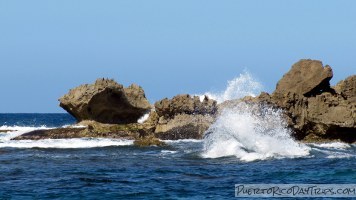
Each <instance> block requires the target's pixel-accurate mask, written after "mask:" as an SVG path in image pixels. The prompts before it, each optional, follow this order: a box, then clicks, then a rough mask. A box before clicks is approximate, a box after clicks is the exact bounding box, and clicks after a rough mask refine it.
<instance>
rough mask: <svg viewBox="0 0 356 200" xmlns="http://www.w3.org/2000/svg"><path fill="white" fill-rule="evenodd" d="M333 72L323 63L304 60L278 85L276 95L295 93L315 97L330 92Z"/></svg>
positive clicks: (294, 66)
mask: <svg viewBox="0 0 356 200" xmlns="http://www.w3.org/2000/svg"><path fill="white" fill-rule="evenodd" d="M332 77H333V71H332V69H331V67H330V66H328V65H326V66H325V67H324V66H323V64H322V62H321V61H318V60H310V59H305V60H304V59H303V60H300V61H298V62H297V63H295V64H294V65H293V66H292V68H291V69H290V70H289V72H288V73H286V74H285V75H284V76H283V78H282V79H281V80H280V81H279V82H278V83H277V87H276V90H275V92H274V93H275V94H286V93H295V94H299V95H303V96H315V95H316V94H320V93H322V92H323V91H328V90H330V83H329V81H330V79H331V78H332Z"/></svg>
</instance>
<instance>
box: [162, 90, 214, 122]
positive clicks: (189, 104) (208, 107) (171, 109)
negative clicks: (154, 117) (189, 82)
mask: <svg viewBox="0 0 356 200" xmlns="http://www.w3.org/2000/svg"><path fill="white" fill-rule="evenodd" d="M155 109H156V112H157V114H158V116H163V117H165V118H172V117H174V116H175V115H178V114H188V115H192V114H195V115H197V114H202V115H206V114H214V113H215V112H216V101H214V100H211V99H209V98H208V97H207V96H205V97H204V99H203V101H200V97H198V96H190V95H189V94H185V95H177V96H175V97H173V98H172V99H167V98H165V99H163V100H161V101H158V102H156V103H155Z"/></svg>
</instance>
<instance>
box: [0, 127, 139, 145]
mask: <svg viewBox="0 0 356 200" xmlns="http://www.w3.org/2000/svg"><path fill="white" fill-rule="evenodd" d="M39 129H49V128H47V127H45V126H42V127H20V126H1V127H0V130H11V131H10V132H7V133H0V148H4V147H13V148H94V147H107V146H126V145H132V144H133V140H121V139H109V138H72V139H43V140H11V139H12V138H15V137H17V136H19V135H22V134H24V133H27V132H30V131H34V130H39Z"/></svg>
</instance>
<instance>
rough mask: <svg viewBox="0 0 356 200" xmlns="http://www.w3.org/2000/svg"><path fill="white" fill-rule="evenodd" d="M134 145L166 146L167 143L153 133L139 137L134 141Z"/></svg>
mask: <svg viewBox="0 0 356 200" xmlns="http://www.w3.org/2000/svg"><path fill="white" fill-rule="evenodd" d="M134 145H136V146H139V147H147V146H164V145H165V143H164V142H162V141H160V140H159V139H158V138H156V137H154V136H153V135H149V136H145V137H140V138H137V139H136V140H135V141H134Z"/></svg>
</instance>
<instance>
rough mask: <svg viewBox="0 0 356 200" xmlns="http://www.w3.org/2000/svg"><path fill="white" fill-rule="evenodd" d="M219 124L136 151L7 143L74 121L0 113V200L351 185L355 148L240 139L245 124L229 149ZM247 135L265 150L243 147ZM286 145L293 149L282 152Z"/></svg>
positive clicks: (229, 194)
mask: <svg viewBox="0 0 356 200" xmlns="http://www.w3.org/2000/svg"><path fill="white" fill-rule="evenodd" d="M225 117H226V118H234V116H231V115H226V116H225ZM238 117H245V118H247V119H246V120H245V121H244V122H243V124H245V125H246V124H249V122H248V121H249V120H251V119H248V118H249V116H248V114H246V113H243V114H242V115H239V116H238ZM235 118H236V116H235ZM220 120H221V122H220V123H219V124H220V125H215V126H214V130H215V129H220V130H216V131H215V132H213V133H212V134H211V135H209V136H208V137H207V138H205V139H204V140H179V141H166V143H167V146H164V147H155V146H153V147H144V148H142V147H141V148H140V147H135V146H133V141H124V140H117V139H91V138H82V139H58V140H51V139H47V140H38V141H12V140H11V138H12V137H15V136H17V135H20V134H22V133H24V132H26V131H29V130H35V129H43V128H54V127H63V126H66V125H70V124H73V123H75V120H74V119H73V118H72V117H71V116H70V115H69V114H0V130H5V129H6V130H9V129H10V130H13V131H11V132H8V133H0V198H1V199H205V198H210V199H233V198H234V197H235V196H234V195H235V184H251V183H265V184H268V183H273V184H277V183H281V184H287V183H288V184H296V183H303V184H344V183H355V180H356V168H355V163H356V146H355V145H350V144H345V143H338V142H334V143H327V144H326V143H325V144H306V145H304V144H300V145H301V146H298V145H299V143H298V142H295V141H294V142H295V143H293V142H292V141H289V139H286V138H283V137H278V138H280V142H279V143H278V140H271V138H270V136H259V135H258V133H257V132H258V131H257V132H256V131H254V132H253V133H251V132H250V133H249V134H243V132H244V131H249V128H248V127H245V129H243V130H241V131H237V134H238V135H235V136H236V137H240V138H238V139H235V140H236V143H235V144H234V143H233V142H232V141H233V139H231V138H229V137H225V138H224V137H222V136H221V134H224V133H223V132H224V131H225V132H226V133H228V132H229V131H232V130H234V129H231V130H227V129H226V127H225V129H221V127H223V126H224V125H226V124H229V123H230V122H229V121H226V122H223V121H224V120H227V119H223V118H221V119H220ZM239 120H242V118H241V119H239ZM252 121H253V120H252ZM224 123H226V124H224ZM235 128H238V129H241V128H242V127H235ZM277 128H278V127H277ZM263 131H266V130H263ZM279 131H281V130H279ZM214 133H217V134H214ZM219 135H220V136H221V137H218V136H219ZM248 135H250V136H251V137H254V138H256V137H258V139H259V140H261V141H260V142H261V143H262V144H263V143H264V142H266V143H265V144H271V145H269V146H270V148H266V147H265V144H263V145H262V146H258V145H257V146H254V145H252V144H249V143H250V142H251V141H249V137H248ZM218 138H220V139H218ZM213 140H214V141H213ZM264 140H265V141H264ZM228 141H230V143H229V142H228ZM237 141H238V142H237ZM219 145H220V146H219ZM239 145H244V146H245V148H247V147H248V148H249V150H248V151H247V150H246V149H243V148H238V146H239ZM286 145H287V146H286ZM288 146H289V147H291V148H289V147H288ZM253 148H255V149H253ZM285 148H286V149H288V148H289V149H292V150H291V152H287V153H286V152H283V151H286V150H285ZM263 151H265V152H263ZM294 151H296V152H294ZM298 151H299V152H298ZM293 152H294V153H293ZM250 199H253V198H250Z"/></svg>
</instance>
